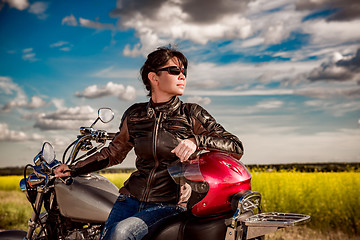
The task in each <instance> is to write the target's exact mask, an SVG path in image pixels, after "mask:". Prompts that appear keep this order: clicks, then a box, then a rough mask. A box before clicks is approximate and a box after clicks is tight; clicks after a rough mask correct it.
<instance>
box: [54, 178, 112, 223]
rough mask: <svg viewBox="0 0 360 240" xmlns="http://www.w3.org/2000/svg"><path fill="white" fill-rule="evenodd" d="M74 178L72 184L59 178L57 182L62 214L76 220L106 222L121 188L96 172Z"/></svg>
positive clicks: (56, 187) (57, 194)
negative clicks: (66, 183) (67, 183)
mask: <svg viewBox="0 0 360 240" xmlns="http://www.w3.org/2000/svg"><path fill="white" fill-rule="evenodd" d="M73 180H74V181H73V183H72V184H70V185H65V184H64V183H63V182H62V181H60V180H59V179H58V180H57V181H56V182H55V192H56V200H57V203H58V206H59V208H60V212H61V214H62V215H63V216H65V217H68V218H71V219H73V220H74V221H81V222H83V221H84V222H89V223H104V222H105V221H106V219H107V217H108V215H109V213H110V211H111V209H112V207H113V205H114V202H115V201H116V199H117V197H118V195H119V189H118V188H117V187H116V186H115V185H114V184H113V183H112V182H111V181H109V180H108V179H107V178H105V177H103V176H101V175H99V174H96V173H90V174H88V175H84V176H79V177H75V178H74V179H73Z"/></svg>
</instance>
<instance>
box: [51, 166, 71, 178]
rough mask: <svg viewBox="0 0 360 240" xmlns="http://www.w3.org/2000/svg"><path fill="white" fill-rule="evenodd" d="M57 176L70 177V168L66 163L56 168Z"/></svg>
mask: <svg viewBox="0 0 360 240" xmlns="http://www.w3.org/2000/svg"><path fill="white" fill-rule="evenodd" d="M54 173H55V177H70V176H71V175H70V168H69V166H68V165H66V164H61V165H60V166H58V167H57V168H55V169H54Z"/></svg>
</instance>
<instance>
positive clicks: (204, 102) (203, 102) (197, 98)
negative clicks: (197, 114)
mask: <svg viewBox="0 0 360 240" xmlns="http://www.w3.org/2000/svg"><path fill="white" fill-rule="evenodd" d="M186 102H189V103H197V104H199V105H208V104H210V103H211V99H210V98H208V97H200V96H194V97H188V98H186Z"/></svg>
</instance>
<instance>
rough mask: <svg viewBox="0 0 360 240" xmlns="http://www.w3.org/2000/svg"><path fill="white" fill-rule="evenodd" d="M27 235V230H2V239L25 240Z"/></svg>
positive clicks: (0, 234)
mask: <svg viewBox="0 0 360 240" xmlns="http://www.w3.org/2000/svg"><path fill="white" fill-rule="evenodd" d="M25 237H26V232H25V231H20V230H11V231H3V232H0V239H1V240H20V239H21V240H23V239H24V238H25Z"/></svg>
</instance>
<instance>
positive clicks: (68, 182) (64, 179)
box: [59, 170, 74, 186]
mask: <svg viewBox="0 0 360 240" xmlns="http://www.w3.org/2000/svg"><path fill="white" fill-rule="evenodd" d="M67 172H71V170H65V171H64V172H63V173H67ZM59 179H60V180H61V181H62V182H63V183H64V184H65V185H67V186H69V185H71V184H72V183H73V182H74V179H73V178H72V177H71V176H69V177H59Z"/></svg>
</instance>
